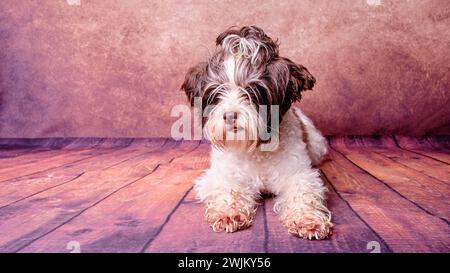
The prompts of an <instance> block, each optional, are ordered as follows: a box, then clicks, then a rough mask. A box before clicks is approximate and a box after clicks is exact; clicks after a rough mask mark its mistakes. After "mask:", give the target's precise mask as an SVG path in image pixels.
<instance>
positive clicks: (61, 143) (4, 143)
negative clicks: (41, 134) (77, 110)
mask: <svg viewBox="0 0 450 273" xmlns="http://www.w3.org/2000/svg"><path fill="white" fill-rule="evenodd" d="M76 139H77V138H0V149H23V148H25V149H40V148H45V149H61V148H64V147H66V146H67V145H70V144H71V143H73V142H74V141H75V140H76Z"/></svg>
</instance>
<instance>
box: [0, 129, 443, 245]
mask: <svg viewBox="0 0 450 273" xmlns="http://www.w3.org/2000/svg"><path fill="white" fill-rule="evenodd" d="M449 142H450V141H449V139H448V138H440V139H439V138H428V139H423V140H416V139H410V138H405V137H380V138H370V139H368V138H356V137H353V138H352V137H347V138H332V139H330V144H331V147H332V148H331V151H330V155H329V160H328V161H326V162H325V163H324V164H323V165H322V167H321V174H322V177H323V180H324V182H325V183H326V185H327V187H328V188H329V189H330V191H329V207H330V209H331V211H332V213H333V222H334V223H335V228H334V234H333V235H332V236H331V238H330V239H328V240H324V241H308V240H302V239H298V238H296V237H293V236H291V235H289V234H288V233H287V231H286V229H285V228H284V227H283V226H282V225H281V223H280V222H279V221H278V218H277V216H276V214H275V213H274V212H273V211H272V206H273V200H271V199H266V200H265V202H263V203H262V204H261V206H260V208H259V209H258V213H257V216H256V219H255V221H254V223H253V226H252V227H251V228H250V229H247V230H244V231H240V232H237V233H233V234H223V233H214V232H212V230H211V229H210V228H209V227H208V225H207V224H206V222H205V221H204V219H203V212H204V208H203V205H202V204H199V203H197V202H196V200H195V193H194V191H193V189H192V181H193V179H194V178H195V177H197V176H198V175H199V174H200V173H201V172H202V170H204V169H205V168H206V167H207V166H208V160H209V159H208V152H209V149H210V148H209V145H208V143H201V142H195V141H190V142H176V141H173V140H166V139H34V140H21V139H0V184H1V185H0V252H70V251H71V250H70V249H73V248H75V250H77V247H78V246H79V247H80V249H79V250H80V251H81V252H370V251H372V250H375V251H376V250H377V248H378V246H379V248H380V251H381V252H449V251H450V228H449V219H450V200H449V195H450V167H449V164H450V149H449V147H450V145H449Z"/></svg>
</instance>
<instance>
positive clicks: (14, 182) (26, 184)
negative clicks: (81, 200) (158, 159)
mask: <svg viewBox="0 0 450 273" xmlns="http://www.w3.org/2000/svg"><path fill="white" fill-rule="evenodd" d="M172 143H173V142H172ZM163 144H164V141H163V140H153V141H150V140H148V141H147V142H143V141H142V142H138V141H136V142H134V143H133V144H131V145H130V146H126V147H125V148H116V149H113V150H111V151H110V152H109V153H105V154H100V155H98V156H94V157H91V158H88V159H86V160H82V161H79V162H76V163H69V164H66V165H64V166H62V167H57V168H55V169H52V170H48V171H42V172H39V173H35V174H32V175H27V176H24V177H20V178H16V179H11V180H8V181H5V182H3V183H2V186H1V187H0V208H1V207H4V206H7V205H9V204H11V203H14V202H18V201H19V200H22V199H24V198H26V197H30V196H31V195H33V194H37V193H40V192H42V191H45V190H47V189H50V188H54V187H57V186H60V185H63V184H65V183H69V182H71V181H73V180H74V179H76V178H78V177H80V176H82V175H84V174H85V173H86V172H90V171H96V170H101V169H105V168H108V167H111V166H113V165H115V164H118V163H120V162H123V161H124V160H129V159H131V158H133V157H136V156H139V155H142V154H145V153H149V152H152V151H154V150H155V149H157V148H160V147H161V146H162V145H163ZM166 147H167V146H166Z"/></svg>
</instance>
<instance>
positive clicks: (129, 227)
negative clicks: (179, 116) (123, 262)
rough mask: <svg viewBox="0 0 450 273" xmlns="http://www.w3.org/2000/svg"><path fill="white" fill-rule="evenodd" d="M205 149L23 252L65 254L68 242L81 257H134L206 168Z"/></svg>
mask: <svg viewBox="0 0 450 273" xmlns="http://www.w3.org/2000/svg"><path fill="white" fill-rule="evenodd" d="M206 148H207V145H205V144H203V145H202V146H201V147H199V148H197V149H196V150H194V151H192V152H189V151H187V152H186V151H185V152H183V153H180V154H178V155H177V157H176V158H175V159H174V160H173V161H171V160H168V161H166V164H165V165H160V166H159V168H158V169H157V170H156V171H154V172H153V173H152V174H151V175H148V176H146V177H144V178H142V179H140V180H139V181H136V182H135V183H133V184H132V185H129V186H128V187H126V188H123V189H122V190H121V191H119V192H117V193H115V194H114V195H111V196H110V197H108V198H107V199H105V200H103V201H102V202H100V203H98V204H97V205H95V206H93V207H91V208H89V209H88V210H86V211H84V212H83V213H82V214H80V215H78V216H77V217H76V218H74V219H73V220H71V221H68V222H66V223H65V224H64V225H63V226H61V227H59V228H58V229H56V230H54V231H53V232H51V233H49V234H47V235H46V236H43V237H41V238H39V239H38V240H36V241H34V242H33V243H32V244H30V245H28V246H27V247H26V248H24V249H22V250H21V251H22V252H67V250H66V245H67V243H68V242H70V241H77V242H79V243H80V246H81V251H82V252H139V251H141V250H142V249H143V248H144V247H145V245H146V244H147V242H148V241H149V240H150V239H151V238H152V237H153V236H155V235H156V233H158V230H159V229H160V228H161V227H162V226H163V225H164V223H165V221H166V219H167V217H168V215H169V214H170V213H171V211H173V210H174V208H176V206H177V204H178V203H179V202H180V200H181V199H182V198H183V196H184V195H185V194H186V192H187V191H189V189H190V188H191V186H192V180H193V179H194V178H195V177H197V176H198V175H199V173H200V172H201V170H202V169H204V168H205V167H206V166H207V163H208V156H207V150H208V149H206Z"/></svg>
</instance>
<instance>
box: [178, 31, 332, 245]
mask: <svg viewBox="0 0 450 273" xmlns="http://www.w3.org/2000/svg"><path fill="white" fill-rule="evenodd" d="M315 82H316V80H315V78H314V77H313V75H311V73H310V72H309V71H308V69H307V68H306V67H304V66H302V65H299V64H296V63H294V62H292V61H291V60H290V59H288V58H284V57H281V56H279V45H278V41H274V40H273V39H272V38H270V37H269V36H267V35H266V34H265V33H264V31H263V30H262V29H261V28H259V27H256V26H244V27H241V28H237V27H232V28H230V29H228V30H226V31H224V32H223V33H221V34H220V35H219V36H218V37H217V39H216V49H215V51H214V52H212V53H211V54H210V56H209V58H208V59H207V61H205V62H201V63H199V64H197V65H196V66H193V67H191V68H190V69H189V70H188V72H187V74H186V76H185V79H184V82H183V84H182V86H181V89H182V90H183V91H184V92H185V93H186V95H187V98H188V100H189V102H190V104H191V105H192V106H195V103H194V102H195V100H197V102H199V103H197V105H198V104H200V107H201V108H202V109H203V111H202V112H201V113H202V115H201V116H199V117H198V118H199V119H200V120H201V124H202V126H203V131H204V133H205V136H206V138H207V139H208V140H209V141H210V142H211V145H212V149H211V163H210V164H211V165H210V167H209V169H207V170H206V171H205V172H204V173H203V174H202V175H201V176H200V177H199V178H198V179H197V180H196V181H195V186H194V189H195V191H196V193H197V197H198V199H199V200H201V201H202V202H204V203H205V204H206V212H205V216H206V221H207V222H208V223H209V225H210V226H211V227H212V229H213V230H214V231H216V232H221V231H225V232H235V231H237V230H240V229H245V228H247V227H249V226H250V225H251V223H252V221H253V219H254V216H255V213H256V209H257V206H258V204H259V202H258V201H259V200H260V199H261V195H262V194H263V193H270V194H273V195H274V196H275V197H274V198H275V199H274V200H275V205H274V211H275V212H276V213H277V214H278V215H279V217H280V220H281V221H282V223H283V224H284V226H285V227H286V228H287V230H288V232H289V233H291V234H294V235H297V236H299V237H301V238H307V239H310V240H311V239H324V238H326V237H328V236H329V235H330V234H331V227H332V223H331V213H330V211H329V210H328V208H327V206H326V192H327V188H326V187H325V186H324V184H323V182H322V180H321V178H320V174H319V171H318V169H316V168H314V167H316V166H318V165H319V164H320V162H321V161H322V160H323V158H324V157H325V155H326V154H327V150H328V146H327V141H326V139H325V138H324V137H323V136H322V134H321V133H320V132H319V131H318V130H317V129H316V128H315V127H314V125H313V122H312V121H311V120H310V119H309V118H308V117H306V116H305V115H304V114H303V113H302V111H301V110H300V109H298V108H295V107H292V104H293V103H294V102H296V101H299V100H300V99H301V94H302V93H303V92H304V91H305V90H311V89H312V88H313V86H314V84H315ZM262 109H265V111H260V110H262ZM274 109H275V110H276V111H274ZM262 113H266V115H263V114H262ZM274 117H275V118H274ZM263 131H264V132H265V133H264V134H262V133H261V132H263ZM267 132H268V134H267ZM267 135H269V136H270V139H269V140H268V139H267ZM263 147H264V148H263Z"/></svg>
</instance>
